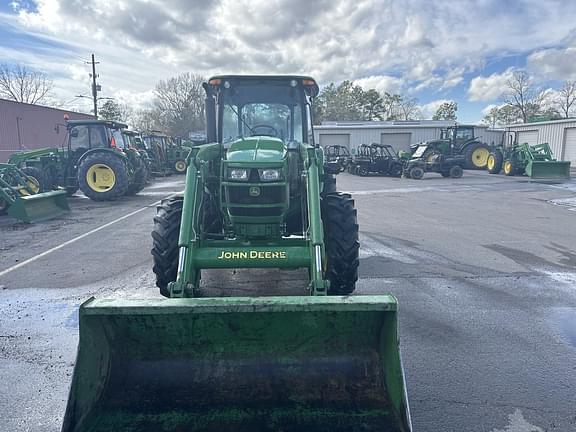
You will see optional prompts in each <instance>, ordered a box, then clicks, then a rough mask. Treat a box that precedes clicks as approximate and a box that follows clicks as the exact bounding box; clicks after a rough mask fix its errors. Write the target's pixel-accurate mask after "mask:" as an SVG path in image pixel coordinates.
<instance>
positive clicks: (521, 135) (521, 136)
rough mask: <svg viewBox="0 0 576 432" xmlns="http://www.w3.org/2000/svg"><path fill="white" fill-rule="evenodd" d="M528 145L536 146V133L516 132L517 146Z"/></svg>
mask: <svg viewBox="0 0 576 432" xmlns="http://www.w3.org/2000/svg"><path fill="white" fill-rule="evenodd" d="M524 143H528V144H529V145H534V144H538V131H537V130H535V131H522V132H518V144H524Z"/></svg>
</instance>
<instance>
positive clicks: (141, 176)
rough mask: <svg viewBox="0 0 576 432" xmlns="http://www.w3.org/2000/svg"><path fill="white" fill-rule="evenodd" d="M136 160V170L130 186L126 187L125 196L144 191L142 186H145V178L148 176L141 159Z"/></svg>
mask: <svg viewBox="0 0 576 432" xmlns="http://www.w3.org/2000/svg"><path fill="white" fill-rule="evenodd" d="M136 160H137V161H138V162H137V163H138V168H137V169H136V172H135V173H134V180H133V182H132V183H131V184H130V186H128V190H127V191H126V195H136V194H137V193H138V192H140V191H141V190H142V189H144V186H146V177H147V175H148V172H147V169H146V164H145V163H144V161H143V160H141V159H136Z"/></svg>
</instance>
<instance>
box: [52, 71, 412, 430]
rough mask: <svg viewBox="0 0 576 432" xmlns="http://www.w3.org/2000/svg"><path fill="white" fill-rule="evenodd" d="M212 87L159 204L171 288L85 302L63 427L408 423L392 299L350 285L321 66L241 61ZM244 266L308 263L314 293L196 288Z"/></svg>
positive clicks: (351, 242)
mask: <svg viewBox="0 0 576 432" xmlns="http://www.w3.org/2000/svg"><path fill="white" fill-rule="evenodd" d="M204 89H205V91H206V101H205V104H206V110H205V112H206V121H207V135H208V144H204V145H199V146H195V147H193V148H192V151H191V153H190V155H189V157H188V169H187V175H186V188H185V191H184V194H183V196H176V197H173V198H169V199H166V200H164V201H163V202H162V203H161V205H160V206H159V207H158V211H157V215H156V217H155V218H154V230H153V232H152V237H153V249H152V255H153V259H154V268H153V270H154V273H155V274H156V284H157V286H158V287H159V288H160V293H161V294H162V295H163V296H165V297H168V298H166V299H148V300H118V299H103V300H95V299H92V300H89V301H87V302H86V303H85V304H84V305H82V306H81V307H80V312H79V324H80V341H79V351H78V359H77V361H76V364H75V370H74V376H73V380H72V388H71V391H70V397H69V400H68V406H67V410H66V415H65V419H64V425H63V428H62V431H63V432H79V431H90V432H97V431H111V430H114V431H119V432H120V431H135V430H149V431H160V430H162V431H165V432H176V431H188V432H193V431H270V432H272V431H280V430H282V431H334V432H339V431H351V430H362V431H389V432H409V431H410V430H411V426H410V416H409V410H408V404H407V397H406V391H405V385H404V376H403V370H402V364H401V360H400V353H399V349H398V343H399V341H398V334H397V316H396V308H397V303H396V299H395V298H394V297H393V296H391V295H379V296H349V294H351V293H352V292H353V291H354V289H355V285H356V280H357V278H358V264H359V258H358V253H359V240H358V224H357V218H356V210H355V209H354V201H353V199H352V197H351V196H350V195H349V194H346V193H340V192H337V191H336V182H335V177H334V175H332V174H329V173H326V172H325V171H324V155H323V151H322V149H321V148H320V147H319V146H318V145H316V144H315V143H314V142H310V141H309V140H310V139H311V137H313V136H314V135H313V133H312V121H311V114H312V108H311V104H312V100H313V98H314V97H316V96H317V94H318V86H317V84H316V82H315V81H314V80H313V79H312V78H309V77H303V76H236V75H233V76H217V77H213V78H211V79H210V80H209V81H208V82H207V83H205V84H204ZM217 119H218V120H217ZM240 268H283V269H295V268H306V269H307V270H308V275H309V283H308V286H307V289H306V290H304V287H302V288H303V293H305V292H306V291H307V293H308V294H310V295H300V296H291V297H221V298H195V297H197V296H198V295H200V289H199V288H200V280H201V277H202V272H203V271H204V270H205V269H240Z"/></svg>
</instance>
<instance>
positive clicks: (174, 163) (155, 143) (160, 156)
mask: <svg viewBox="0 0 576 432" xmlns="http://www.w3.org/2000/svg"><path fill="white" fill-rule="evenodd" d="M143 139H144V143H145V146H146V149H147V151H148V154H149V156H150V158H151V159H152V174H153V175H155V176H167V175H170V174H172V173H176V174H184V173H185V172H186V168H187V165H186V157H187V156H188V153H190V148H191V147H190V146H188V145H186V144H185V143H182V142H181V141H180V143H177V142H176V141H175V140H173V139H172V137H170V136H168V135H164V134H161V133H159V132H154V133H151V134H148V135H145V136H144V138H143Z"/></svg>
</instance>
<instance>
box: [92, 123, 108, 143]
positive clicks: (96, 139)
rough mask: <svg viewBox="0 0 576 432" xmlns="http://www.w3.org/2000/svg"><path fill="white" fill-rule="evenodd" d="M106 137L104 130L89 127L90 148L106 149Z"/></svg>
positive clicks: (102, 128)
mask: <svg viewBox="0 0 576 432" xmlns="http://www.w3.org/2000/svg"><path fill="white" fill-rule="evenodd" d="M107 147H108V136H107V135H106V128H105V127H102V126H90V148H107Z"/></svg>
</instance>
